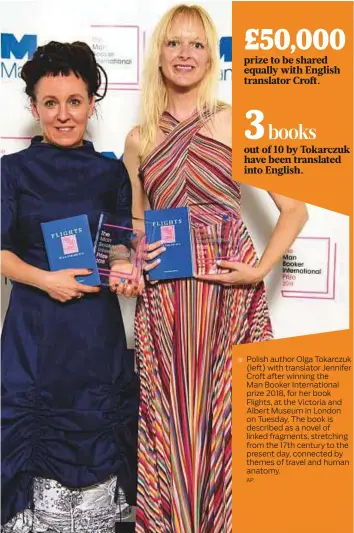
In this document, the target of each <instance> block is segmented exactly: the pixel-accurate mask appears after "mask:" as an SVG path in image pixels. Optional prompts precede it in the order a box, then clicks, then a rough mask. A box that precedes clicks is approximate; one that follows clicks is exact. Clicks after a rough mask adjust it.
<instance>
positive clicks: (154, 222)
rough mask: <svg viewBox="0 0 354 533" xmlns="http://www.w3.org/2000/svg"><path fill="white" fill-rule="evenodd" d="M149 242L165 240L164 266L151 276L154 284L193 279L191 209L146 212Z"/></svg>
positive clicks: (152, 272) (161, 256)
mask: <svg viewBox="0 0 354 533" xmlns="http://www.w3.org/2000/svg"><path fill="white" fill-rule="evenodd" d="M145 232H146V242H147V243H149V244H150V243H152V242H156V241H160V240H163V242H164V246H165V248H166V251H165V252H163V253H162V254H161V255H160V256H159V258H160V259H161V263H160V264H159V265H157V266H156V267H155V268H154V269H153V270H151V271H150V272H149V278H150V279H151V280H153V281H155V280H164V279H177V278H190V277H192V276H193V261H192V250H191V235H190V222H189V211H188V208H187V207H176V208H172V209H158V210H151V211H145Z"/></svg>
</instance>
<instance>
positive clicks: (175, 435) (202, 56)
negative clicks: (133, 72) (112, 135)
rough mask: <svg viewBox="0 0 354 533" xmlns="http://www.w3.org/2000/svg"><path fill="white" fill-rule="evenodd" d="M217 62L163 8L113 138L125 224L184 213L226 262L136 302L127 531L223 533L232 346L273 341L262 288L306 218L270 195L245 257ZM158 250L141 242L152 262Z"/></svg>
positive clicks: (199, 23) (191, 16)
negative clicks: (133, 109) (275, 212)
mask: <svg viewBox="0 0 354 533" xmlns="http://www.w3.org/2000/svg"><path fill="white" fill-rule="evenodd" d="M217 59H218V40H217V35H216V31H215V28H214V25H213V22H212V21H211V19H210V17H209V16H208V14H207V13H206V12H205V11H204V10H203V9H202V8H200V7H198V6H191V7H187V6H178V7H175V8H173V9H171V10H170V11H169V12H168V13H167V14H166V15H165V16H164V17H163V18H162V20H161V21H160V23H159V24H158V26H157V28H156V30H155V32H154V34H153V36H152V40H151V47H150V54H149V55H148V58H147V63H146V72H145V83H144V86H143V90H142V121H141V125H140V127H138V128H135V129H133V130H132V131H131V132H130V134H129V135H128V137H127V141H126V148H125V163H126V166H127V168H128V171H129V174H130V177H131V181H132V185H133V213H134V215H135V217H136V218H143V211H144V208H146V206H147V205H148V203H149V204H150V207H151V208H152V209H165V208H172V207H181V206H188V207H189V209H190V216H191V223H192V227H193V232H194V235H196V232H197V231H198V228H199V229H201V228H203V227H204V228H205V227H209V228H214V231H215V232H216V234H219V235H221V237H222V238H221V242H223V243H224V245H225V250H224V255H226V256H227V257H228V258H230V257H232V258H233V259H236V261H221V262H220V264H219V270H220V271H221V273H214V274H207V273H206V271H205V270H204V269H203V268H201V269H200V270H199V275H197V276H195V277H194V278H191V279H181V280H173V281H161V282H157V283H155V284H149V283H147V284H146V287H145V290H144V292H143V294H142V296H141V297H140V299H139V301H138V305H137V313H136V353H137V365H138V370H139V374H140V380H141V393H140V402H141V403H140V428H139V458H138V460H139V474H138V475H139V479H138V510H137V523H136V531H137V532H138V533H152V532H153V533H172V532H173V533H221V532H222V533H229V532H231V530H232V517H231V352H232V345H233V344H239V343H249V342H258V341H263V340H268V339H271V338H272V329H271V324H270V319H269V312H268V307H267V301H266V295H265V290H264V284H263V281H262V280H263V277H264V276H265V275H266V274H267V273H268V272H269V270H270V269H271V268H272V267H273V265H274V264H275V263H276V262H277V261H278V260H279V259H280V257H281V256H282V254H283V253H284V252H285V251H286V249H287V248H288V247H289V246H290V244H291V242H292V241H293V239H294V238H295V236H296V235H297V233H298V232H299V230H300V229H301V227H302V225H303V223H304V220H305V218H306V208H305V207H304V206H303V204H301V203H300V202H296V201H292V200H290V199H287V198H284V197H282V196H280V195H277V194H272V195H271V196H272V198H273V199H274V201H275V203H276V205H277V206H278V207H279V210H280V217H279V221H278V224H277V226H276V229H275V230H274V232H273V235H272V237H271V240H270V242H269V245H268V247H267V249H266V250H265V252H264V254H263V256H262V258H261V260H260V261H259V262H258V261H257V258H256V254H255V250H254V247H253V244H252V241H251V239H250V237H249V234H248V232H247V229H246V227H245V225H244V223H243V222H242V218H241V213H240V185H239V183H237V182H235V181H233V180H232V173H231V110H230V108H229V107H228V106H226V105H224V104H218V102H217V100H216V87H217V80H218V73H219V71H218V61H217ZM218 232H219V233H218ZM161 252H162V253H163V248H161V244H160V243H157V244H156V245H150V247H149V249H148V254H147V258H148V259H150V260H151V259H155V263H153V265H154V264H156V261H157V260H158V259H157V256H158V255H159V254H160V253H161ZM181 260H183V258H181ZM148 268H150V267H148Z"/></svg>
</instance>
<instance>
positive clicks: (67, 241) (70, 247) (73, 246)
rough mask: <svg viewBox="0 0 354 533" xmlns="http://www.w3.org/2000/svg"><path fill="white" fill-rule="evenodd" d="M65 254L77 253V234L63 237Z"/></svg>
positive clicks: (62, 242)
mask: <svg viewBox="0 0 354 533" xmlns="http://www.w3.org/2000/svg"><path fill="white" fill-rule="evenodd" d="M61 244H62V246H63V252H64V255H68V254H75V253H76V252H78V251H79V247H78V245H77V239H76V235H65V236H64V237H62V238H61Z"/></svg>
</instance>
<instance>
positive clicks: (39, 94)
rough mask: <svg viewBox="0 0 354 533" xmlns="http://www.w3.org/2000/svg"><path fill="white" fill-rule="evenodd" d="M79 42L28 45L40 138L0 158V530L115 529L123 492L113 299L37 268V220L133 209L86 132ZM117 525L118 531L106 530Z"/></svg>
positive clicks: (86, 75)
mask: <svg viewBox="0 0 354 533" xmlns="http://www.w3.org/2000/svg"><path fill="white" fill-rule="evenodd" d="M102 72H104V71H103V69H101V68H100V67H99V66H98V65H97V63H96V61H95V57H94V54H93V53H92V51H91V49H90V48H89V47H88V46H87V45H85V44H84V43H79V42H77V43H73V44H61V43H54V42H52V43H49V44H48V45H46V46H44V47H39V48H38V50H37V51H36V52H35V54H34V56H33V59H32V60H31V61H28V62H27V63H26V65H25V66H24V67H23V70H22V78H23V79H24V81H25V83H26V93H27V94H28V95H29V97H30V101H31V107H32V113H33V115H34V117H35V118H36V119H37V120H38V121H39V124H40V126H41V129H42V133H43V137H35V138H34V139H33V140H32V142H31V145H30V146H29V147H28V148H27V149H25V150H23V151H21V152H18V153H15V154H11V155H7V156H4V157H3V158H2V250H3V251H2V273H3V274H4V275H5V276H8V277H9V278H10V279H11V280H12V281H13V288H12V293H11V300H10V304H9V309H8V312H7V316H6V320H5V323H4V329H3V340H2V357H3V361H2V379H3V399H2V413H3V429H2V481H3V485H2V498H3V506H2V521H3V524H4V526H3V531H4V532H6V533H7V532H10V531H11V532H16V533H28V532H37V531H38V532H45V531H56V532H60V533H64V532H70V533H71V532H73V531H75V532H76V533H77V532H81V533H99V532H101V533H103V532H104V533H107V532H111V531H114V522H115V514H116V508H117V500H118V502H119V501H120V500H121V501H122V500H123V501H124V505H126V500H128V501H132V500H133V499H134V496H135V494H134V493H135V483H136V472H135V460H136V452H135V450H136V421H137V384H136V379H135V374H134V368H133V361H132V357H131V356H130V354H129V352H128V351H127V347H126V339H125V333H124V327H123V322H122V316H121V312H120V308H119V303H118V301H117V297H116V295H115V294H114V293H112V292H110V291H109V290H106V289H102V290H100V288H99V287H89V286H86V285H82V284H80V283H78V282H77V281H76V279H75V275H78V274H88V273H89V271H88V270H86V269H84V270H61V271H58V272H49V267H48V262H47V256H46V251H45V248H44V243H43V238H42V233H41V226H40V224H41V222H46V221H50V220H55V219H59V218H66V217H71V216H75V215H81V214H87V215H88V218H89V223H90V228H91V232H92V237H94V235H95V232H96V229H97V224H98V219H99V215H100V213H101V211H103V210H106V211H111V212H117V213H119V214H120V215H121V216H124V217H125V218H126V224H129V220H130V217H131V186H130V181H129V178H128V175H127V172H126V170H125V167H124V165H123V163H122V162H121V161H118V160H112V159H107V158H105V157H103V156H102V155H100V154H99V153H97V152H96V151H95V149H94V147H93V145H92V144H91V143H90V142H87V141H84V140H83V137H84V134H85V131H86V126H87V122H88V119H89V118H90V116H91V115H92V113H93V112H94V104H95V100H96V101H97V99H98V97H99V94H98V89H99V87H100V84H101V73H102ZM118 531H119V529H118Z"/></svg>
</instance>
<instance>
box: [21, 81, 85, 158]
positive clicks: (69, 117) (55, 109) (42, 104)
mask: <svg viewBox="0 0 354 533" xmlns="http://www.w3.org/2000/svg"><path fill="white" fill-rule="evenodd" d="M35 95H36V100H35V101H32V104H31V105H32V113H33V116H34V117H35V118H36V119H37V120H39V123H40V126H41V129H42V133H43V138H44V141H45V142H47V143H50V144H55V145H57V146H62V147H65V148H76V147H78V146H81V145H82V142H83V138H84V135H85V131H86V128H87V121H88V119H89V117H90V116H91V115H92V113H93V107H94V100H93V98H89V95H88V92H87V86H86V84H85V82H84V81H83V80H82V78H78V77H77V76H75V74H74V73H70V74H69V75H68V76H62V75H58V76H43V77H42V78H40V80H39V81H38V83H37V84H36V89H35Z"/></svg>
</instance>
